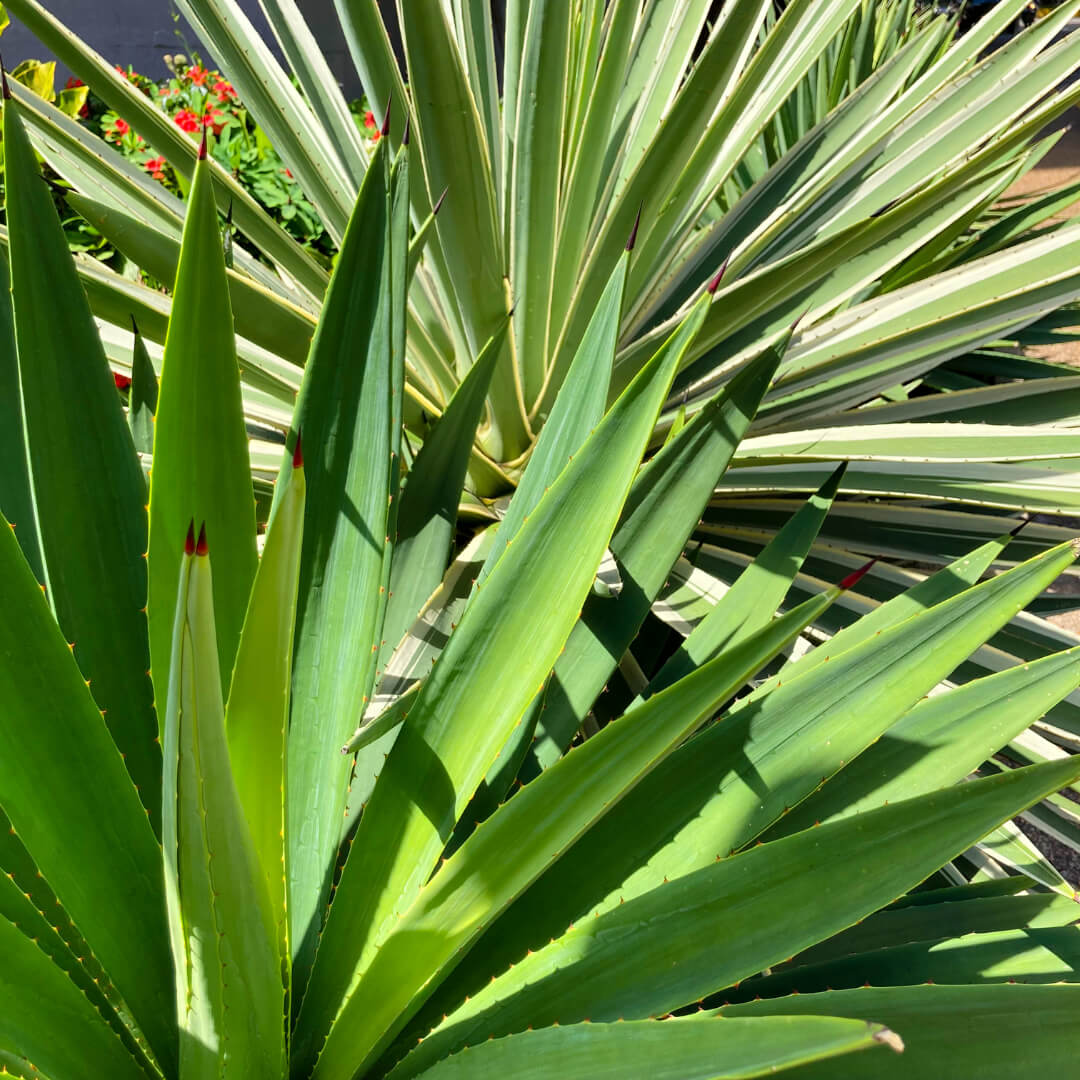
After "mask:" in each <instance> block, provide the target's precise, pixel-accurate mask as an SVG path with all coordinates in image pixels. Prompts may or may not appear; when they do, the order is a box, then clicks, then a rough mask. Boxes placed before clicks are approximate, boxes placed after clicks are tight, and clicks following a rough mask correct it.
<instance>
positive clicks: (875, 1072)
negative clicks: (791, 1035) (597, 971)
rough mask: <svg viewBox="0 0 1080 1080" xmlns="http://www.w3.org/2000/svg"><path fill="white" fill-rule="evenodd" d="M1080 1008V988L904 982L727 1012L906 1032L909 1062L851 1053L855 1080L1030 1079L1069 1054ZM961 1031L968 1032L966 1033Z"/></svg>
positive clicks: (803, 1073)
mask: <svg viewBox="0 0 1080 1080" xmlns="http://www.w3.org/2000/svg"><path fill="white" fill-rule="evenodd" d="M1078 1006H1080V986H1024V985H1020V984H1017V985H1013V986H1010V985H1003V986H897V987H882V988H877V989H872V988H869V987H867V988H860V989H857V990H838V991H834V992H832V993H824V994H801V995H799V996H798V997H793V998H780V999H774V1000H769V1001H754V1002H748V1003H747V1004H746V1005H733V1006H731V1007H730V1008H727V1009H724V1010H723V1012H722V1014H721V1015H723V1016H731V1017H751V1016H768V1015H771V1014H776V1013H780V1014H784V1015H789V1016H795V1015H800V1014H806V1013H808V1014H811V1015H832V1016H851V1017H860V1018H861V1017H876V1018H879V1019H880V1020H882V1021H884V1022H887V1023H889V1024H890V1025H895V1027H896V1030H897V1031H902V1032H903V1034H904V1053H903V1055H902V1057H901V1058H898V1059H897V1060H898V1061H902V1062H903V1064H902V1066H901V1067H897V1066H896V1065H894V1064H893V1061H892V1060H891V1059H890V1057H889V1056H888V1055H886V1054H874V1055H872V1056H873V1062H872V1063H869V1059H868V1065H869V1067H868V1068H865V1069H864V1068H863V1067H862V1063H861V1062H860V1061H859V1059H858V1058H848V1059H847V1060H846V1061H845V1062H844V1075H845V1078H846V1077H849V1076H850V1077H851V1078H852V1080H860V1078H862V1077H865V1078H866V1080H871V1078H872V1080H891V1078H892V1077H897V1078H899V1077H908V1076H911V1074H912V1073H911V1070H917V1072H918V1073H919V1074H920V1075H922V1076H925V1077H928V1078H933V1080H939V1078H940V1080H945V1078H946V1077H948V1076H956V1075H963V1074H964V1073H967V1074H968V1075H971V1076H978V1077H979V1078H980V1080H982V1078H983V1077H986V1080H1028V1078H1029V1077H1031V1076H1033V1075H1037V1074H1038V1073H1039V1072H1040V1071H1043V1070H1049V1071H1053V1070H1054V1069H1056V1068H1059V1067H1060V1065H1061V1063H1062V1062H1063V1061H1067V1060H1068V1055H1069V1054H1070V1053H1071V1052H1072V1048H1073V1047H1075V1046H1076V1040H1077V1038H1078V1037H1080V1007H1078ZM957 1032H963V1035H964V1037H963V1038H962V1039H958V1038H957ZM1033 1032H1035V1033H1037V1037H1034V1038H1033V1037H1031V1036H1032V1034H1033ZM835 1075H836V1073H835V1070H832V1069H830V1067H829V1066H828V1065H826V1066H824V1067H822V1068H819V1067H817V1066H813V1065H809V1066H804V1067H802V1068H801V1069H799V1070H797V1071H795V1072H793V1073H792V1076H793V1077H798V1080H804V1078H805V1080H814V1078H820V1080H825V1078H828V1080H832V1078H833V1077H835Z"/></svg>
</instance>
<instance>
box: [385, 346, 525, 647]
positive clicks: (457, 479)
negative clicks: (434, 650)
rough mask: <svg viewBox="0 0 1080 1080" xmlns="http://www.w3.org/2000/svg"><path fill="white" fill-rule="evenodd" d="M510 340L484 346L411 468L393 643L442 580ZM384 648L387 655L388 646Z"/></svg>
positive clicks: (391, 616) (396, 567)
mask: <svg viewBox="0 0 1080 1080" xmlns="http://www.w3.org/2000/svg"><path fill="white" fill-rule="evenodd" d="M506 341H507V327H504V328H503V330H502V331H500V332H499V333H498V334H497V335H496V336H495V337H493V338H492V339H491V340H490V341H489V342H488V343H487V344H486V345H485V346H484V348H483V349H482V350H481V353H480V355H479V356H478V357H477V358H476V363H475V364H473V366H472V367H471V368H470V369H469V371H468V374H467V375H466V376H465V378H464V379H463V380H462V382H461V385H460V386H459V387H458V389H457V391H456V393H455V394H454V396H453V398H452V399H451V401H450V403H449V404H448V405H447V407H446V411H445V412H444V413H443V415H442V416H441V417H440V418H439V420H438V421H437V422H436V424H435V426H434V428H433V429H432V431H431V434H430V435H428V437H427V438H426V439H425V440H424V445H423V446H422V447H421V449H420V453H419V454H418V455H417V457H416V462H415V464H414V465H413V467H412V468H411V469H410V470H409V476H408V480H407V481H406V484H405V490H404V492H403V493H402V496H401V499H400V508H399V510H398V515H397V534H396V538H395V541H394V557H393V561H392V563H391V569H390V599H389V601H388V603H387V609H386V621H385V623H384V625H383V634H384V636H385V640H386V641H387V642H389V643H390V647H391V648H393V646H394V645H395V644H396V643H397V642H398V641H399V640H400V639H401V636H402V635H403V634H404V633H405V631H406V630H407V629H408V628H409V627H410V626H411V625H412V624H413V622H414V621H415V619H416V616H417V615H418V613H419V611H420V609H421V608H422V607H423V606H424V603H425V602H426V601H427V599H428V597H430V596H431V594H432V592H434V590H435V589H436V588H437V587H438V585H439V582H440V581H442V578H443V573H444V572H445V570H446V565H447V563H448V562H449V558H450V547H451V544H452V542H453V539H454V529H455V526H456V524H457V510H458V497H459V495H460V493H461V489H462V485H463V484H464V482H465V473H466V470H467V469H468V465H469V454H470V452H471V450H472V445H473V439H474V437H475V435H476V428H477V426H478V425H479V423H480V419H481V416H482V415H483V409H484V402H485V399H486V396H487V390H488V386H489V385H490V382H491V376H492V373H493V372H494V370H495V366H496V365H497V364H498V363H499V362H500V360H504V358H505V351H506ZM383 650H384V657H383V659H384V660H385V659H386V658H387V656H388V653H387V651H386V646H385V645H384V646H383Z"/></svg>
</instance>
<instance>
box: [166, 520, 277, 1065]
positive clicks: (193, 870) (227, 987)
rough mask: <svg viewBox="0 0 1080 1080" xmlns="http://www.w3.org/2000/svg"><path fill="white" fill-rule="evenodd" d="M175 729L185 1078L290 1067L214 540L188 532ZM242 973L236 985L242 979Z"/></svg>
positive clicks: (174, 880)
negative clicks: (231, 704) (220, 618)
mask: <svg viewBox="0 0 1080 1080" xmlns="http://www.w3.org/2000/svg"><path fill="white" fill-rule="evenodd" d="M181 560H182V561H181V565H180V569H179V583H178V587H177V594H176V615H175V621H174V631H173V642H172V644H173V652H172V662H171V663H170V665H169V679H170V681H169V698H168V704H167V706H166V711H165V724H164V738H163V743H164V751H163V757H164V763H165V766H164V796H163V799H164V801H163V807H162V826H163V829H162V847H163V849H164V859H165V896H166V900H167V903H168V911H169V929H170V931H171V933H170V938H171V941H172V950H173V962H174V966H175V971H176V1015H177V1017H178V1019H179V1022H180V1025H181V1030H182V1032H183V1035H184V1037H182V1038H181V1041H180V1069H181V1072H182V1074H183V1075H184V1076H192V1077H207V1078H208V1080H209V1078H210V1077H216V1076H220V1075H221V1073H222V1071H223V1069H224V1066H225V1062H226V1061H228V1062H229V1063H230V1065H231V1066H234V1067H236V1068H237V1069H239V1070H241V1071H242V1072H244V1073H247V1074H249V1075H260V1076H279V1075H281V1074H282V1071H283V1069H284V1068H285V1028H284V1024H283V1016H284V999H285V990H284V987H283V986H282V982H281V952H280V946H279V942H278V936H277V934H276V933H275V925H276V919H275V915H274V913H273V912H272V911H271V898H270V891H269V889H268V887H267V882H266V878H265V875H264V872H263V868H262V867H261V866H260V864H259V859H258V855H257V854H256V849H255V845H254V843H253V841H252V836H251V831H250V829H249V828H248V823H247V821H246V820H245V818H244V808H243V807H242V805H241V802H240V798H239V796H238V794H237V790H236V785H235V783H234V780H233V775H232V769H231V766H230V761H229V746H228V742H227V739H226V735H225V707H224V703H223V701H222V697H221V673H220V672H219V671H218V657H217V646H216V643H215V630H214V606H215V597H214V590H213V579H212V575H211V571H210V557H209V554H208V550H207V546H206V533H205V530H204V531H202V532H201V534H200V537H199V542H198V546H197V547H196V543H195V535H194V532H193V530H190V529H189V532H188V543H187V546H186V548H185V551H184V554H183V555H182V556H181ZM233 972H236V973H237V974H236V975H234V974H233Z"/></svg>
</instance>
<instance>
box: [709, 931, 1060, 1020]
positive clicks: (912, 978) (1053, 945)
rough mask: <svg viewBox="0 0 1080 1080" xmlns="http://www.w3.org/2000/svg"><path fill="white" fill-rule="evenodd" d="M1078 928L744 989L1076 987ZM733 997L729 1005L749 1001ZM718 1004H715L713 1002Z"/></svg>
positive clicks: (946, 943)
mask: <svg viewBox="0 0 1080 1080" xmlns="http://www.w3.org/2000/svg"><path fill="white" fill-rule="evenodd" d="M1078 964H1080V927H1077V926H1055V927H1043V928H1039V929H1033V928H1030V927H1026V928H1024V929H1019V930H1014V929H1011V928H1010V929H1008V930H999V931H992V932H989V933H982V934H965V935H964V936H962V937H956V938H947V939H944V940H942V936H941V935H939V934H936V935H934V939H932V940H925V941H912V942H907V943H904V944H895V945H889V946H887V947H885V948H881V949H875V950H874V951H873V952H867V953H860V954H857V955H855V956H847V957H843V958H840V959H837V960H830V961H825V962H823V963H817V964H806V965H804V966H802V967H799V968H797V969H796V970H794V971H791V972H784V973H783V974H774V975H771V976H767V977H766V978H762V979H753V980H750V981H749V982H748V983H747V984H746V989H747V991H750V989H751V987H752V988H753V993H754V994H755V995H760V996H761V997H768V998H774V997H781V996H783V995H785V994H790V993H799V994H806V993H811V994H812V993H816V992H820V991H822V990H844V989H848V988H853V987H861V986H865V985H866V984H867V983H869V984H871V985H873V986H911V985H917V984H919V983H934V984H935V985H941V986H948V985H954V986H955V985H965V984H971V983H980V982H983V981H987V980H993V981H1000V982H1009V981H1014V982H1019V983H1062V982H1072V983H1075V982H1077V981H1080V977H1078V976H1077V974H1076V971H1077V965H1078ZM741 989H742V988H740V992H737V994H736V996H735V998H733V1000H748V999H747V998H745V997H744V996H743V994H742V993H741ZM718 1004H719V1002H718Z"/></svg>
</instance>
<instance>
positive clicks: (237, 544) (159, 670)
mask: <svg viewBox="0 0 1080 1080" xmlns="http://www.w3.org/2000/svg"><path fill="white" fill-rule="evenodd" d="M193 518H194V519H196V520H198V521H200V522H202V521H205V522H206V530H207V533H208V534H209V535H210V536H211V537H213V538H214V551H215V559H216V561H217V566H218V573H217V581H216V583H215V585H214V590H215V591H214V601H215V611H214V616H215V623H216V626H217V638H216V641H217V649H218V665H219V670H220V673H221V677H222V679H223V680H224V681H223V691H222V692H225V690H227V688H228V682H229V679H230V677H231V675H232V669H233V662H234V660H235V657H236V649H237V645H238V644H239V641H240V632H241V630H242V629H243V625H244V616H245V614H246V613H247V605H248V596H249V595H250V593H251V583H252V581H253V580H254V578H255V570H256V567H257V558H256V554H255V500H254V495H253V492H252V487H251V465H250V461H249V458H248V449H247V435H246V432H245V430H244V413H243V404H242V401H241V395H240V371H239V368H238V367H237V363H236V348H235V341H234V337H233V317H232V306H231V304H230V301H229V289H228V284H227V278H226V270H225V256H224V253H223V251H222V247H221V233H220V230H219V228H218V216H217V208H216V207H215V205H214V201H213V197H212V192H211V188H210V172H209V166H208V165H207V164H206V162H205V159H204V161H203V162H202V163H201V164H200V165H199V166H198V168H197V169H196V171H195V183H194V185H193V186H192V189H191V196H190V199H189V202H188V217H187V221H186V222H185V225H184V239H183V243H182V245H181V252H180V263H179V266H178V267H177V272H176V289H175V291H174V294H173V303H172V312H171V314H170V318H169V332H168V337H167V338H166V341H165V359H164V363H163V366H162V370H161V386H160V395H159V399H158V408H157V413H156V414H155V421H154V460H153V464H152V467H151V477H150V545H149V554H148V556H147V561H148V564H149V593H148V600H147V617H148V619H149V623H150V668H151V673H152V675H153V679H154V688H155V695H156V698H157V701H158V703H159V704H160V703H161V702H164V701H165V699H166V695H167V690H168V686H169V665H170V656H171V653H172V635H173V620H174V618H175V613H176V588H177V582H178V581H179V571H180V563H181V560H182V558H183V550H182V547H183V540H184V533H185V531H186V530H187V527H188V523H189V522H190V521H191V520H192V519H193Z"/></svg>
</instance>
